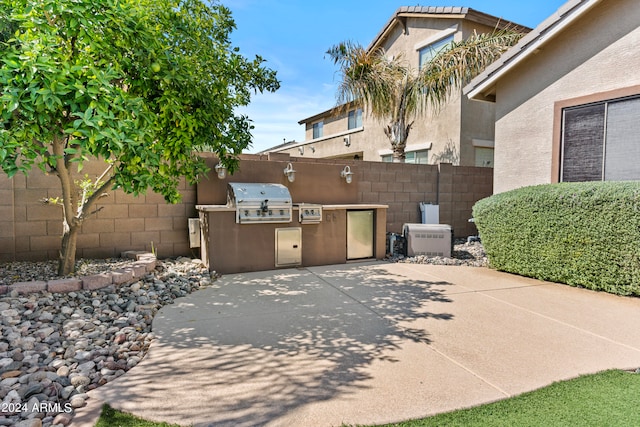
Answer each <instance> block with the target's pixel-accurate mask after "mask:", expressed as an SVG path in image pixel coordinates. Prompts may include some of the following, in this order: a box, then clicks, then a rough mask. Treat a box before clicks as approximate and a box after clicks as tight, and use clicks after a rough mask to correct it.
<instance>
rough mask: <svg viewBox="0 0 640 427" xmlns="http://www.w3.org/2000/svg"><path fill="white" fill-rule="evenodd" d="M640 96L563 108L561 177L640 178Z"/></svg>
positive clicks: (588, 178)
mask: <svg viewBox="0 0 640 427" xmlns="http://www.w3.org/2000/svg"><path fill="white" fill-rule="evenodd" d="M639 159H640V97H637V96H636V97H631V98H624V99H616V100H610V101H605V102H601V103H598V104H589V105H582V106H577V107H571V108H566V109H564V110H563V133H562V166H561V172H562V175H561V180H562V181H565V182H569V181H601V180H606V181H626V180H640V161H639Z"/></svg>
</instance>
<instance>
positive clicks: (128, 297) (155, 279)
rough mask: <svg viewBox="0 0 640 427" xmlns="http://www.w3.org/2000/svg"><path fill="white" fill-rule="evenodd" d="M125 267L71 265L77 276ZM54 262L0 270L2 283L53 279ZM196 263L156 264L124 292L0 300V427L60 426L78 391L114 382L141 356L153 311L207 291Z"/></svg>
mask: <svg viewBox="0 0 640 427" xmlns="http://www.w3.org/2000/svg"><path fill="white" fill-rule="evenodd" d="M130 262H132V261H128V260H120V259H117V260H116V259H113V260H104V261H102V260H96V261H79V263H80V264H82V266H80V268H78V271H77V275H88V274H96V273H100V272H104V271H108V270H110V269H112V268H120V267H123V266H126V264H127V263H130ZM55 268H56V263H55V262H53V263H51V262H42V263H40V262H35V263H31V262H30V263H10V264H4V265H0V280H2V281H3V282H4V283H6V284H10V283H13V282H19V281H27V280H32V279H38V280H43V279H53V278H56V275H55ZM213 280H214V278H212V276H211V274H210V273H209V271H208V270H207V269H206V268H205V267H204V266H203V265H202V263H201V262H200V261H199V260H191V259H190V258H178V259H176V260H162V261H161V262H159V264H158V266H157V268H156V270H154V271H153V272H151V273H149V274H147V275H146V276H144V277H143V278H141V280H138V281H136V282H134V283H131V284H129V285H124V286H118V287H115V286H109V287H106V288H102V289H99V290H93V291H89V290H87V291H77V292H69V293H49V292H38V293H33V294H29V295H21V296H16V295H13V296H12V295H9V294H8V295H4V296H2V297H0V315H1V317H0V330H1V331H2V338H0V426H20V427H31V426H34V427H35V426H40V425H42V426H45V427H48V426H66V425H69V424H70V422H71V420H72V418H73V413H74V410H75V409H76V408H80V407H82V406H84V405H85V404H86V399H87V395H86V392H87V391H89V390H92V389H94V388H96V387H99V386H101V385H103V384H106V383H107V382H109V381H111V380H113V379H115V378H117V377H119V376H120V375H122V374H124V373H125V372H126V371H128V370H129V369H131V368H132V367H134V366H136V365H137V364H138V363H139V362H140V360H141V359H142V357H143V356H144V355H145V353H146V351H147V349H148V348H149V345H150V343H151V341H152V340H153V333H152V331H151V322H152V320H153V317H154V315H155V314H156V313H157V311H158V310H159V309H160V308H161V307H162V306H164V305H166V304H171V303H172V302H173V301H174V300H175V299H176V298H180V297H183V296H186V295H187V294H189V293H191V292H193V291H195V290H198V289H200V288H202V287H204V286H207V285H209V284H210V283H211V282H212V281H213Z"/></svg>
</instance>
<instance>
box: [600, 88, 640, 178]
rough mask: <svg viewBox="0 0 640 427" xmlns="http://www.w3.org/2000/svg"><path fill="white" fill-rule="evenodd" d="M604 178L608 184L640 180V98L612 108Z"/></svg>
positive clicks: (619, 103)
mask: <svg viewBox="0 0 640 427" xmlns="http://www.w3.org/2000/svg"><path fill="white" fill-rule="evenodd" d="M604 177H605V178H604V179H605V180H607V181H627V180H640V98H635V99H627V100H622V101H617V102H611V103H610V104H609V106H608V110H607V139H606V148H605V166H604Z"/></svg>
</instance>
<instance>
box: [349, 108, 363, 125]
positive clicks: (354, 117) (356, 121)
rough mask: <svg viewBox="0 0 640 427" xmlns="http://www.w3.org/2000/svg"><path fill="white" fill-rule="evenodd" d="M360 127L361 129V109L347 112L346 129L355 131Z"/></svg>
mask: <svg viewBox="0 0 640 427" xmlns="http://www.w3.org/2000/svg"><path fill="white" fill-rule="evenodd" d="M360 127H362V108H358V109H357V110H351V111H349V120H348V124H347V129H356V128H360Z"/></svg>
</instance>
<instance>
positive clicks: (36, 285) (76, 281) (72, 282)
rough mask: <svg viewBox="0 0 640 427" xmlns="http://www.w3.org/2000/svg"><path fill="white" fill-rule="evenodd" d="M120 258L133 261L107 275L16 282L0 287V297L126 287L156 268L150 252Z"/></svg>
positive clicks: (125, 254) (121, 255) (139, 252)
mask: <svg viewBox="0 0 640 427" xmlns="http://www.w3.org/2000/svg"><path fill="white" fill-rule="evenodd" d="M120 257H121V258H125V259H132V260H135V261H134V262H133V263H132V264H131V265H130V266H129V267H125V268H119V269H116V270H113V271H110V272H107V273H99V274H93V275H90V276H82V277H70V278H67V279H52V280H32V281H29V282H16V283H12V284H11V285H0V295H6V294H11V293H12V292H13V291H16V292H17V293H18V295H26V294H31V293H35V292H43V291H47V292H51V293H54V292H75V291H81V290H95V289H102V288H106V287H107V286H111V285H117V286H120V285H128V284H131V283H133V282H135V281H137V280H139V279H140V278H141V277H143V276H144V275H145V274H147V273H149V272H151V271H152V270H153V269H155V268H156V265H157V263H158V260H157V259H156V256H155V255H154V254H152V253H150V252H142V251H126V252H122V253H121V254H120Z"/></svg>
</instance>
